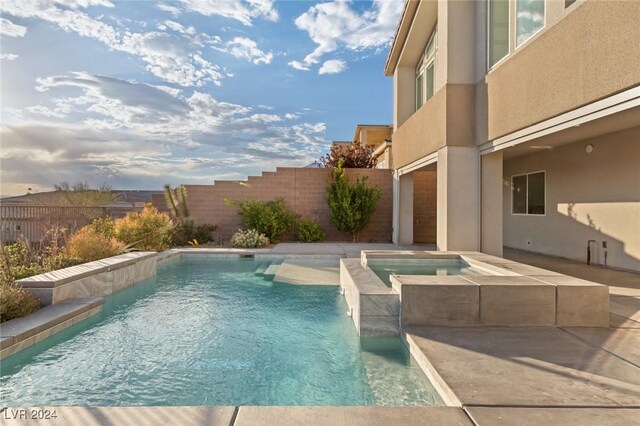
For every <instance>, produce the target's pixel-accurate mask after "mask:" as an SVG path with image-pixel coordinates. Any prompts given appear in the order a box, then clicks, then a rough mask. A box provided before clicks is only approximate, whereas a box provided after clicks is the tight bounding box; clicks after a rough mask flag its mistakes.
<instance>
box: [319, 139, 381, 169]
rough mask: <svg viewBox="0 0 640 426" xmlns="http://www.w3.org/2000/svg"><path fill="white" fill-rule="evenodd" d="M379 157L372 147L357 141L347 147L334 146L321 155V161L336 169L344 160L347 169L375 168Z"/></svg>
mask: <svg viewBox="0 0 640 426" xmlns="http://www.w3.org/2000/svg"><path fill="white" fill-rule="evenodd" d="M377 158H378V156H377V155H373V150H372V149H371V148H369V147H368V146H366V145H363V144H362V143H361V142H360V141H355V142H354V143H352V144H350V145H349V146H347V147H345V146H341V145H334V146H332V147H331V149H330V150H329V152H328V153H327V155H325V156H323V157H320V163H322V165H323V166H324V167H327V168H329V167H331V168H334V169H335V168H336V167H338V163H339V162H340V161H341V160H342V167H343V168H345V169H373V168H375V167H376V164H377V163H376V160H377Z"/></svg>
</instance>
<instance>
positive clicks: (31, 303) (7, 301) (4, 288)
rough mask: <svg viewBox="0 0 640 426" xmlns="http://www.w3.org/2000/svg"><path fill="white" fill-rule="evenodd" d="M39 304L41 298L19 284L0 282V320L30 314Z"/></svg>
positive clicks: (3, 320)
mask: <svg viewBox="0 0 640 426" xmlns="http://www.w3.org/2000/svg"><path fill="white" fill-rule="evenodd" d="M39 305H40V302H39V300H38V299H37V298H36V297H35V296H34V295H33V294H31V293H29V292H28V291H26V290H24V289H23V288H22V287H20V286H19V285H17V284H15V283H13V282H5V281H2V282H0V322H5V321H9V320H11V319H14V318H20V317H23V316H25V315H28V314H30V313H31V312H33V311H35V310H36V309H38V306H39Z"/></svg>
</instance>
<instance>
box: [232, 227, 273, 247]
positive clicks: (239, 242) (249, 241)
mask: <svg viewBox="0 0 640 426" xmlns="http://www.w3.org/2000/svg"><path fill="white" fill-rule="evenodd" d="M267 244H269V238H267V237H266V236H265V235H264V234H261V233H259V232H258V231H256V230H255V229H247V230H242V229H240V230H238V232H236V233H235V234H233V235H232V236H231V246H232V247H235V248H258V247H264V246H266V245H267Z"/></svg>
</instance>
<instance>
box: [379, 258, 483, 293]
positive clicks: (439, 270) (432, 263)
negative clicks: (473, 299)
mask: <svg viewBox="0 0 640 426" xmlns="http://www.w3.org/2000/svg"><path fill="white" fill-rule="evenodd" d="M367 266H368V267H369V268H370V269H371V270H372V271H373V272H374V273H375V274H376V275H377V276H378V278H380V279H381V280H382V282H384V283H385V284H386V285H387V286H388V287H390V286H391V278H390V276H391V275H472V274H473V275H484V273H483V272H482V271H480V270H479V269H478V268H473V267H471V266H470V265H469V264H468V263H467V262H465V261H464V260H462V259H370V260H368V262H367Z"/></svg>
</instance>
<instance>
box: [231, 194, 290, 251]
mask: <svg viewBox="0 0 640 426" xmlns="http://www.w3.org/2000/svg"><path fill="white" fill-rule="evenodd" d="M227 203H228V204H230V205H234V206H238V214H239V215H240V216H242V222H243V223H244V226H245V227H247V228H250V229H255V230H256V231H258V233H260V234H264V235H265V236H266V237H267V238H269V240H270V241H272V242H274V243H277V242H278V241H279V240H280V237H282V236H283V235H284V234H286V233H287V232H289V231H291V230H292V229H293V227H294V226H295V225H296V224H297V223H298V214H297V213H295V212H293V211H292V210H289V208H288V207H287V203H286V201H285V200H284V198H277V199H275V200H271V201H258V200H247V201H227Z"/></svg>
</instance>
